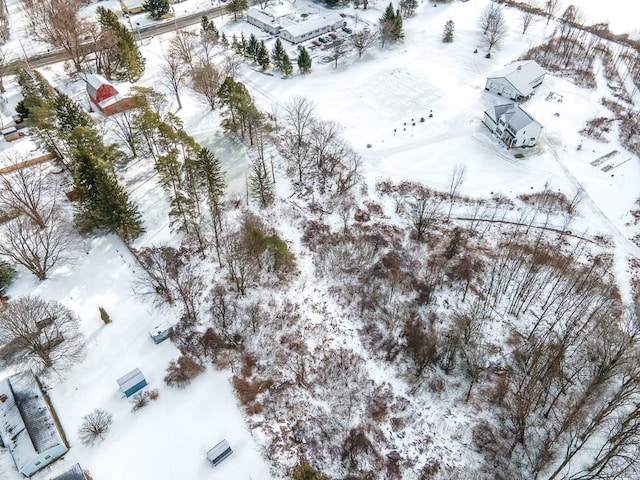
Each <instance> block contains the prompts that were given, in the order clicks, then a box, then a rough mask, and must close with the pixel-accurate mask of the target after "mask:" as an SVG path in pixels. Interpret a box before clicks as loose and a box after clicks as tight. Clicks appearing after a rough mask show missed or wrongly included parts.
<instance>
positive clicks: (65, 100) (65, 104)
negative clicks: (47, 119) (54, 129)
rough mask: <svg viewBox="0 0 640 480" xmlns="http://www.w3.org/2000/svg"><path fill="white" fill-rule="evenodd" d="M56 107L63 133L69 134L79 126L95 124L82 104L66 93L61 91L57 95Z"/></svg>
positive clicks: (60, 128) (59, 125)
mask: <svg viewBox="0 0 640 480" xmlns="http://www.w3.org/2000/svg"><path fill="white" fill-rule="evenodd" d="M54 109H55V112H56V117H57V119H58V122H57V123H58V128H59V130H60V132H61V133H62V134H63V135H69V134H70V133H71V132H72V131H73V130H75V129H76V128H77V127H84V128H86V127H90V126H91V125H93V119H92V118H91V117H90V116H89V114H87V113H86V112H85V111H84V109H83V108H82V106H80V104H79V103H78V102H76V101H74V100H71V98H69V96H68V95H66V94H64V93H60V94H58V96H57V97H56V99H55V103H54Z"/></svg>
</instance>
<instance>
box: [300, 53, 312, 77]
mask: <svg viewBox="0 0 640 480" xmlns="http://www.w3.org/2000/svg"><path fill="white" fill-rule="evenodd" d="M298 68H299V69H300V71H301V72H302V73H307V72H309V71H310V70H311V56H310V55H309V52H307V49H306V48H304V47H302V49H301V50H300V53H299V54H298Z"/></svg>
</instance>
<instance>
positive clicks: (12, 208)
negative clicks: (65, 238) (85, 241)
mask: <svg viewBox="0 0 640 480" xmlns="http://www.w3.org/2000/svg"><path fill="white" fill-rule="evenodd" d="M57 193H58V186H57V185H50V184H48V182H46V181H45V179H44V178H43V174H42V170H41V169H35V170H32V169H29V170H28V169H19V170H17V171H15V172H13V173H12V174H11V175H2V176H0V210H3V211H5V212H6V213H14V214H19V215H26V216H27V217H29V218H30V219H31V220H32V221H33V223H34V224H35V225H36V226H38V227H40V228H45V227H46V225H47V223H48V222H47V220H48V217H49V216H50V215H51V214H52V213H53V211H54V210H55V208H56V203H55V198H56V196H57Z"/></svg>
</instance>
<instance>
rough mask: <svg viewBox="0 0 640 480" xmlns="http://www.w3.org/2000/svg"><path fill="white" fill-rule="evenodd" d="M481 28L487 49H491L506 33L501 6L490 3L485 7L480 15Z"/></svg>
mask: <svg viewBox="0 0 640 480" xmlns="http://www.w3.org/2000/svg"><path fill="white" fill-rule="evenodd" d="M482 28H483V30H484V38H485V39H486V40H487V44H488V45H489V51H491V49H492V48H493V47H494V46H495V45H497V44H498V42H500V40H502V37H504V35H505V34H506V33H507V22H506V20H505V19H504V14H503V13H502V8H501V7H499V6H498V5H496V4H495V3H492V4H491V5H489V6H488V7H487V8H486V9H485V11H484V13H483V16H482Z"/></svg>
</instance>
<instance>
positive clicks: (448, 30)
mask: <svg viewBox="0 0 640 480" xmlns="http://www.w3.org/2000/svg"><path fill="white" fill-rule="evenodd" d="M454 27H455V25H454V24H453V20H448V21H447V23H445V24H444V32H443V34H442V41H443V42H445V43H451V42H453V29H454Z"/></svg>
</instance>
